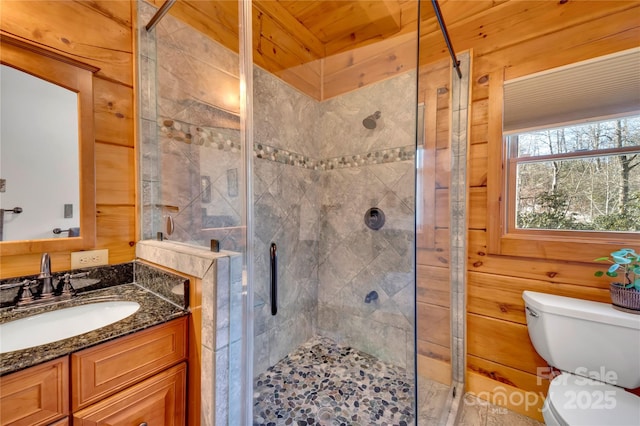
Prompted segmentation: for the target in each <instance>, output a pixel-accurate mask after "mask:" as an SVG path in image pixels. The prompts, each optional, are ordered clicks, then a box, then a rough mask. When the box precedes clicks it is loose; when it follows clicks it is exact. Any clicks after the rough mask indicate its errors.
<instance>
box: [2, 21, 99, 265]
mask: <svg viewBox="0 0 640 426" xmlns="http://www.w3.org/2000/svg"><path fill="white" fill-rule="evenodd" d="M0 43H1V46H0V62H1V64H2V65H1V66H2V68H1V71H0V72H1V73H2V90H1V91H0V96H1V99H0V102H1V104H0V105H1V106H2V121H1V123H0V126H1V129H0V130H1V134H2V139H1V140H0V147H1V148H0V149H1V150H0V164H1V167H0V208H1V209H3V210H4V211H2V210H0V215H1V216H2V217H0V233H1V234H0V235H2V241H0V253H2V255H3V256H5V255H14V254H24V253H31V252H44V251H52V252H53V251H67V250H79V249H85V248H91V247H93V246H94V245H95V230H96V214H95V212H96V209H95V170H94V140H93V73H94V72H96V71H98V69H97V68H95V67H93V66H90V65H87V64H83V63H80V62H77V61H75V60H73V59H71V58H67V57H65V56H61V55H58V54H57V53H55V52H51V51H48V50H45V49H42V48H40V47H38V46H35V45H32V44H30V43H26V42H23V41H21V40H18V39H15V38H13V37H10V36H8V35H6V34H5V33H0ZM38 129H41V130H40V131H39V132H38ZM55 228H58V230H57V231H61V232H57V233H54V229H55Z"/></svg>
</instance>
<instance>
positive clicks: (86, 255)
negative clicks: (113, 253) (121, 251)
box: [71, 249, 109, 269]
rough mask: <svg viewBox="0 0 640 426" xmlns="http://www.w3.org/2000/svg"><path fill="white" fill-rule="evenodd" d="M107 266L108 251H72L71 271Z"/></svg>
mask: <svg viewBox="0 0 640 426" xmlns="http://www.w3.org/2000/svg"><path fill="white" fill-rule="evenodd" d="M107 264H109V250H108V249H102V250H88V251H74V252H72V253H71V269H78V268H90V267H92V266H100V265H107Z"/></svg>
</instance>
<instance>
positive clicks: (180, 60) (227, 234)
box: [138, 1, 243, 251]
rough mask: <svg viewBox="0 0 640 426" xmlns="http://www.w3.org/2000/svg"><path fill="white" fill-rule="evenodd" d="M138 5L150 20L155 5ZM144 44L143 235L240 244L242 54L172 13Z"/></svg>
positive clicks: (237, 247) (235, 246) (230, 246)
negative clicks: (161, 234)
mask: <svg viewBox="0 0 640 426" xmlns="http://www.w3.org/2000/svg"><path fill="white" fill-rule="evenodd" d="M138 5H139V13H140V14H141V17H142V19H141V21H140V22H147V21H148V17H150V16H153V13H155V8H153V7H152V6H150V5H148V4H147V3H145V2H143V1H140V2H139V3H138ZM140 52H141V58H140V76H141V84H140V86H141V92H142V96H141V108H140V109H141V117H142V120H141V121H142V123H141V126H140V127H141V140H142V145H141V147H142V149H141V151H142V161H141V164H142V189H143V194H142V195H143V199H142V206H143V208H142V211H143V238H155V237H156V232H158V231H160V232H164V236H165V238H168V239H170V240H175V241H181V242H188V243H193V244H196V245H203V246H207V247H208V246H209V241H210V240H211V239H217V240H219V241H220V246H221V248H224V249H228V250H235V251H241V250H242V242H243V241H242V228H241V227H240V226H241V214H242V203H243V194H242V187H243V184H242V180H241V179H242V176H241V174H242V165H243V158H242V154H241V150H240V130H239V128H240V121H239V117H238V114H239V100H238V91H239V84H240V83H239V77H238V75H239V68H238V66H239V65H238V55H237V54H235V53H234V52H232V51H230V50H228V49H226V48H224V47H223V46H221V45H219V44H218V43H215V42H213V41H212V40H211V39H209V38H207V37H205V36H204V35H202V34H201V33H199V32H197V31H195V30H193V29H192V28H191V27H189V26H187V25H184V24H183V23H181V22H180V21H179V20H177V19H175V18H173V17H172V16H165V18H163V19H162V20H161V21H160V22H159V24H158V25H157V26H156V28H155V30H154V33H151V34H149V36H148V37H145V38H143V39H142V40H141V46H140ZM169 217H171V219H172V220H173V223H174V232H173V234H171V235H169V233H168V232H167V226H166V222H167V219H168V218H169Z"/></svg>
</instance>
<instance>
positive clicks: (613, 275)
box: [607, 271, 618, 278]
mask: <svg viewBox="0 0 640 426" xmlns="http://www.w3.org/2000/svg"><path fill="white" fill-rule="evenodd" d="M607 276H608V277H614V278H615V277H617V276H618V273H617V272H609V271H607Z"/></svg>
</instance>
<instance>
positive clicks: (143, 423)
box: [139, 422, 147, 426]
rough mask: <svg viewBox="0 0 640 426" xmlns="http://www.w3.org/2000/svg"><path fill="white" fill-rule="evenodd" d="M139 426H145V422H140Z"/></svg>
mask: <svg viewBox="0 0 640 426" xmlns="http://www.w3.org/2000/svg"><path fill="white" fill-rule="evenodd" d="M139 426H147V422H142V423H140V425H139Z"/></svg>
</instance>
